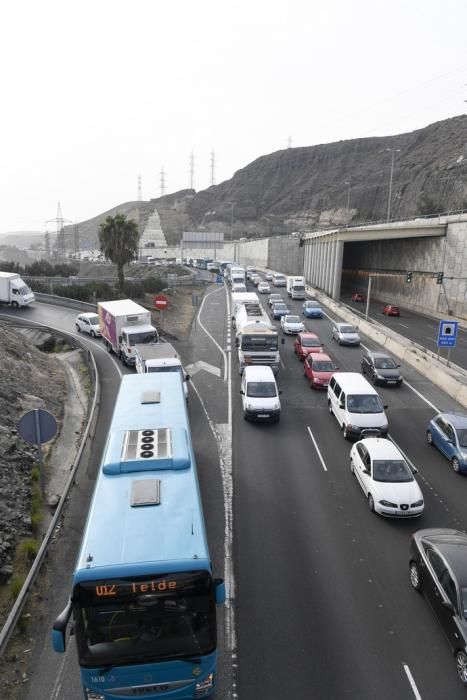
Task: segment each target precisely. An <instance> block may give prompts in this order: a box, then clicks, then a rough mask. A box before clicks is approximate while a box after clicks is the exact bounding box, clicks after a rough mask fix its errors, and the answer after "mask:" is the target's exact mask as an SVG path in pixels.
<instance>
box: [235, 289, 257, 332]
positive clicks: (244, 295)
mask: <svg viewBox="0 0 467 700" xmlns="http://www.w3.org/2000/svg"><path fill="white" fill-rule="evenodd" d="M255 302H256V303H257V304H259V298H258V295H257V294H256V292H232V323H233V325H234V326H235V317H236V315H237V314H238V311H239V309H240V307H241V306H243V304H247V303H249V304H254V303H255Z"/></svg>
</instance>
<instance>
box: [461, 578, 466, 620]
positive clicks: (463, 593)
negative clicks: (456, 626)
mask: <svg viewBox="0 0 467 700" xmlns="http://www.w3.org/2000/svg"><path fill="white" fill-rule="evenodd" d="M461 604H462V615H463V616H464V620H467V588H466V587H465V586H462V588H461Z"/></svg>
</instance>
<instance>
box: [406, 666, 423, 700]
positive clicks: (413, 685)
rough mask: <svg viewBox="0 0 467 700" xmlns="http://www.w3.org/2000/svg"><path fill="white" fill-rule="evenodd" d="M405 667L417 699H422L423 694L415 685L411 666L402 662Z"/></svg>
mask: <svg viewBox="0 0 467 700" xmlns="http://www.w3.org/2000/svg"><path fill="white" fill-rule="evenodd" d="M402 665H403V667H404V671H405V674H406V676H407V678H408V679H409V683H410V687H411V688H412V691H413V694H414V696H415V697H416V699H417V700H422V696H421V695H420V693H419V692H418V688H417V686H416V685H415V681H414V679H413V676H412V674H411V673H410V668H409V667H408V666H407V664H402Z"/></svg>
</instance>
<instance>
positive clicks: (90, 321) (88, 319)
mask: <svg viewBox="0 0 467 700" xmlns="http://www.w3.org/2000/svg"><path fill="white" fill-rule="evenodd" d="M75 326H76V330H77V331H78V333H81V332H83V333H89V335H90V336H91V337H92V338H100V336H101V332H100V329H99V316H98V315H97V314H95V313H85V314H79V316H77V317H76V318H75Z"/></svg>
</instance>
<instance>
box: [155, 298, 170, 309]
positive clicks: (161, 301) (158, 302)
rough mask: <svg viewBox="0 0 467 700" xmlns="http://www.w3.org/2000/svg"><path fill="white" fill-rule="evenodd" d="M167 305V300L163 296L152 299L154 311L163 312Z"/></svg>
mask: <svg viewBox="0 0 467 700" xmlns="http://www.w3.org/2000/svg"><path fill="white" fill-rule="evenodd" d="M168 305H169V300H168V299H167V297H166V296H164V294H158V295H157V296H155V297H154V306H155V308H156V309H159V311H164V309H166V308H167V307H168Z"/></svg>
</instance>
